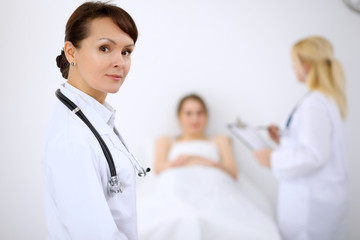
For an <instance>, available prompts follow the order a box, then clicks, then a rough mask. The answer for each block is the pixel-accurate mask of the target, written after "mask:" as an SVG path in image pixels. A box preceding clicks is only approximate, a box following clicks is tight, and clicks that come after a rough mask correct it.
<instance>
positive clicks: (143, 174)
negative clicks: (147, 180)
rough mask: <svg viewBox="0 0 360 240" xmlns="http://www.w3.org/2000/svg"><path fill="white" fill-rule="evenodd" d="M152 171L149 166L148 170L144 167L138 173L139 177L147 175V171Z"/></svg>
mask: <svg viewBox="0 0 360 240" xmlns="http://www.w3.org/2000/svg"><path fill="white" fill-rule="evenodd" d="M150 171H151V169H150V168H147V169H146V170H144V169H143V171H142V172H139V173H138V176H139V177H145V176H146V173H148V172H150Z"/></svg>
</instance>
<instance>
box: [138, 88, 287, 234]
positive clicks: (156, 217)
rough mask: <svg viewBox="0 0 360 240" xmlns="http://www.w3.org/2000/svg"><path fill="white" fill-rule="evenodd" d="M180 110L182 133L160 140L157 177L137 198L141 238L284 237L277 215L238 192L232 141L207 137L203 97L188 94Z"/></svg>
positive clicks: (157, 153) (157, 155)
mask: <svg viewBox="0 0 360 240" xmlns="http://www.w3.org/2000/svg"><path fill="white" fill-rule="evenodd" d="M177 113H178V119H179V122H180V125H181V128H182V133H181V134H180V135H179V136H178V137H176V138H171V137H162V138H160V139H159V140H158V141H157V144H156V154H155V162H154V170H155V172H156V174H157V177H156V179H155V181H154V186H153V187H152V189H151V192H150V193H151V194H148V195H147V196H146V197H141V195H140V197H139V199H138V228H139V229H138V231H139V239H140V240H237V239H245V240H250V239H264V240H272V239H274V240H275V239H280V237H279V234H278V230H277V227H276V224H275V222H274V220H273V218H271V217H270V216H269V215H267V214H265V213H264V212H263V211H261V210H260V209H259V208H258V207H256V205H254V204H253V203H252V202H251V201H250V200H249V199H248V198H247V197H246V196H245V195H244V194H243V193H242V192H241V191H240V189H239V185H238V184H237V182H236V178H237V174H238V173H237V166H236V162H235V160H234V157H233V153H232V148H231V143H230V141H229V139H228V138H227V137H224V136H215V137H211V138H210V137H208V136H206V135H205V128H206V125H207V120H208V119H207V116H208V113H207V108H206V106H205V103H204V101H203V100H202V99H201V98H200V97H199V96H197V95H194V94H191V95H188V96H185V97H184V98H183V99H182V100H181V101H180V103H179V106H178V111H177Z"/></svg>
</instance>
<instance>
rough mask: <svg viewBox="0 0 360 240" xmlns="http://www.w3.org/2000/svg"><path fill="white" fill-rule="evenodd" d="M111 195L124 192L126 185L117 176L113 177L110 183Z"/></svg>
mask: <svg viewBox="0 0 360 240" xmlns="http://www.w3.org/2000/svg"><path fill="white" fill-rule="evenodd" d="M108 190H109V194H110V195H112V194H115V193H122V192H123V191H124V184H122V183H121V182H120V181H119V179H118V177H117V176H112V177H111V178H110V180H109V182H108Z"/></svg>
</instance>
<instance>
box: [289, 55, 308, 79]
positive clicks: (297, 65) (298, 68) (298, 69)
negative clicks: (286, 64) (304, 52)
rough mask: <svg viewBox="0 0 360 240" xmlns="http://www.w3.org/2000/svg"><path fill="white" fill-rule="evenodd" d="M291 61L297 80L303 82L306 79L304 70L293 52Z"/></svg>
mask: <svg viewBox="0 0 360 240" xmlns="http://www.w3.org/2000/svg"><path fill="white" fill-rule="evenodd" d="M291 58H292V62H293V69H294V72H295V74H296V78H297V79H298V81H299V82H305V81H306V71H305V68H304V66H303V64H302V63H301V61H300V59H299V58H298V57H297V56H296V55H295V54H294V53H293V54H292V55H291Z"/></svg>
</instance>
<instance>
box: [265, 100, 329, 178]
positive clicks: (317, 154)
mask: <svg viewBox="0 0 360 240" xmlns="http://www.w3.org/2000/svg"><path fill="white" fill-rule="evenodd" d="M299 111H300V109H299ZM298 114H299V116H298V118H299V119H298V123H297V126H296V127H297V129H296V132H297V136H298V139H296V140H294V144H293V145H292V146H291V147H290V146H287V147H280V148H279V149H278V150H275V151H274V152H273V153H272V155H271V165H272V171H273V173H274V175H275V176H276V177H278V178H279V179H290V178H296V177H298V176H305V175H308V174H311V173H312V172H314V171H316V170H318V169H319V168H321V167H322V166H323V165H324V164H325V163H326V162H327V161H328V160H329V156H330V154H331V141H332V139H331V135H332V130H331V119H330V115H329V112H328V111H327V109H326V105H325V103H324V102H322V101H318V100H316V101H307V102H306V103H304V106H302V109H301V111H300V112H299V113H298ZM294 127H295V126H294Z"/></svg>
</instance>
